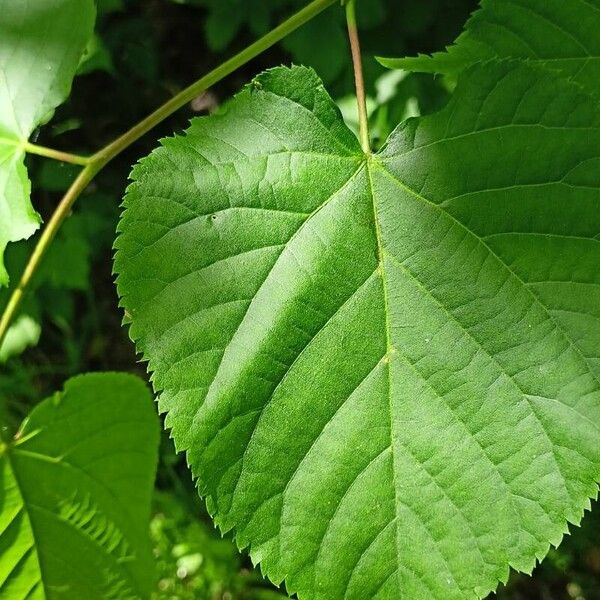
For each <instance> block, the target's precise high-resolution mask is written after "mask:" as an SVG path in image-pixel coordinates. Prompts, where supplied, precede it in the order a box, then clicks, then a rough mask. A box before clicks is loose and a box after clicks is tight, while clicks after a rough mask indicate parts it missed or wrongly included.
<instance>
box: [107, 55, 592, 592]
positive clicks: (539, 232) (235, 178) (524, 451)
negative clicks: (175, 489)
mask: <svg viewBox="0 0 600 600" xmlns="http://www.w3.org/2000/svg"><path fill="white" fill-rule="evenodd" d="M599 148H600V111H599V110H598V105H597V104H596V103H595V101H594V100H591V99H590V98H589V97H587V96H586V95H584V94H582V93H581V92H580V90H579V88H578V87H577V86H576V85H574V84H571V83H569V82H567V81H563V80H560V79H557V78H555V77H554V76H553V75H552V73H550V72H545V71H543V70H541V69H540V68H536V67H532V66H526V65H519V64H515V63H495V64H486V65H484V66H482V67H474V68H472V69H471V70H469V72H468V73H466V74H465V75H464V76H462V77H461V79H460V81H459V84H458V87H457V90H456V93H455V95H454V97H453V99H452V101H451V102H450V104H449V105H448V106H447V108H445V109H444V110H443V111H442V112H440V113H438V114H435V115H433V116H430V117H425V118H419V119H411V120H409V121H407V122H405V123H404V124H402V125H401V126H400V127H399V128H398V129H397V130H396V131H395V132H394V133H393V134H392V135H391V137H390V139H389V140H388V143H387V145H386V147H385V148H384V149H383V150H382V152H381V153H379V154H377V155H374V156H365V155H363V154H362V153H361V151H360V148H359V146H358V143H357V141H356V139H355V138H354V137H353V136H352V134H351V133H350V132H349V130H348V129H347V128H346V127H345V126H344V124H343V122H342V120H341V117H340V115H339V114H338V112H337V109H336V108H335V106H334V104H333V102H332V101H331V99H330V98H329V96H328V95H327V93H326V92H325V90H324V89H323V87H322V85H321V84H320V82H319V80H318V79H317V77H316V75H315V74H314V73H313V72H312V71H310V70H307V69H304V68H301V67H296V68H294V69H292V70H287V69H284V68H280V69H275V70H272V71H269V72H267V73H265V74H263V75H261V76H260V77H259V78H257V79H256V80H255V81H254V82H253V84H252V85H251V86H250V87H249V88H247V89H246V90H245V91H243V92H242V93H241V94H240V95H239V96H237V97H236V98H235V100H233V101H232V103H231V104H230V105H229V107H228V109H227V110H225V111H224V112H222V113H221V114H218V115H216V116H213V117H209V118H202V119H196V120H194V121H193V123H192V126H191V127H190V129H189V130H188V131H187V133H186V135H185V136H181V137H175V138H171V139H167V140H164V141H163V143H162V147H161V148H159V149H157V150H156V151H154V152H153V153H152V154H151V155H150V156H149V157H147V158H146V159H144V160H143V161H142V162H141V163H140V164H139V165H138V166H137V167H136V168H135V170H134V172H133V179H134V182H133V183H132V184H131V186H130V188H129V190H128V193H127V196H126V199H125V212H124V215H123V218H122V221H121V224H120V232H121V233H120V236H119V238H118V240H117V249H118V251H117V255H116V263H115V266H116V271H117V273H118V288H119V292H120V294H121V296H122V303H123V306H124V307H125V309H126V311H127V312H126V314H127V320H128V321H131V330H130V331H131V335H132V337H133V338H134V339H135V340H136V342H137V344H138V347H139V349H140V350H141V351H143V353H144V356H145V357H146V359H148V360H149V368H150V370H151V371H152V372H153V380H154V384H155V388H156V390H157V391H160V407H161V409H162V410H163V411H167V412H168V415H167V425H168V426H169V427H170V428H171V429H172V435H173V437H174V439H175V442H176V445H177V447H178V448H179V449H181V450H186V451H187V457H188V461H189V463H190V465H191V468H192V471H193V474H194V475H195V476H196V477H197V478H198V487H199V491H200V492H201V494H204V495H206V496H207V499H208V505H209V509H210V510H211V512H212V514H213V515H214V518H215V520H216V522H217V524H218V525H219V526H220V527H221V528H222V529H223V530H224V531H228V530H231V529H234V528H235V531H236V539H237V542H238V544H239V545H240V546H242V547H246V546H250V551H251V555H252V557H253V559H254V560H255V561H256V562H261V563H262V569H263V571H264V572H265V573H266V574H267V575H268V576H269V577H270V578H271V579H272V580H274V581H275V582H281V581H282V580H284V579H285V581H286V584H287V587H288V590H289V591H290V592H297V593H298V596H299V598H300V599H320V600H335V599H340V600H341V599H342V598H344V599H346V600H348V599H352V600H365V599H366V598H369V599H377V600H384V599H390V600H392V599H397V598H399V597H402V598H407V599H408V598H410V600H417V599H428V600H432V599H439V600H453V599H456V600H459V599H469V598H475V597H483V596H485V595H486V594H488V593H489V592H490V591H491V590H493V589H494V588H495V587H496V585H497V582H498V580H503V581H504V580H506V578H507V576H508V569H509V565H510V566H512V567H514V568H515V569H519V570H522V571H527V572H529V571H531V569H532V568H533V566H534V564H535V560H536V558H538V559H541V558H542V557H543V556H544V555H545V554H546V552H547V551H548V548H549V545H550V544H558V543H559V542H560V540H561V538H562V535H563V533H565V532H566V531H567V522H570V523H579V521H580V519H581V517H582V514H583V511H584V509H585V508H589V505H590V504H589V497H591V496H594V495H595V494H596V492H597V484H596V482H597V480H598V479H599V476H600V430H599V426H600V383H599V377H600V353H599V348H600V309H599V307H600V243H599V241H598V239H599V238H600V197H599V192H598V189H599V183H600V181H599V179H600V168H599V167H600V157H599V155H598V149H599Z"/></svg>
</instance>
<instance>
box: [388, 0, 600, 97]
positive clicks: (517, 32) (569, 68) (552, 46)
mask: <svg viewBox="0 0 600 600" xmlns="http://www.w3.org/2000/svg"><path fill="white" fill-rule="evenodd" d="M599 31H600V0H481V9H480V10H478V11H477V12H475V13H474V14H473V16H472V17H471V18H470V20H469V22H468V23H467V26H466V29H465V31H464V33H463V34H462V35H461V36H460V37H459V38H458V39H457V40H456V42H455V44H454V45H452V46H450V47H449V48H448V49H447V51H446V52H437V53H435V54H434V55H433V56H427V55H419V56H418V57H414V58H397V59H380V62H381V63H382V64H384V65H386V66H388V67H392V68H399V69H406V70H409V71H424V72H428V73H447V74H453V75H456V74H457V73H459V72H460V71H461V70H463V69H464V68H465V67H467V66H469V65H471V64H473V63H475V62H479V61H482V60H486V59H491V58H521V59H528V60H530V61H532V62H537V63H543V64H544V65H546V66H548V67H551V68H555V69H558V70H560V71H561V72H562V73H564V74H565V75H567V76H569V77H572V78H573V79H574V80H575V81H577V82H578V83H580V84H581V85H583V86H585V87H586V88H587V89H588V90H590V91H592V92H595V93H597V92H598V87H599V86H600V35H598V32H599Z"/></svg>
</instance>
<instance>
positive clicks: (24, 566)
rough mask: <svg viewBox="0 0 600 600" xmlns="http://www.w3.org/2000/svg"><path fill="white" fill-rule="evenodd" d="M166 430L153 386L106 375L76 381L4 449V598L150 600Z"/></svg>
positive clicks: (0, 512)
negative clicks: (152, 526)
mask: <svg viewBox="0 0 600 600" xmlns="http://www.w3.org/2000/svg"><path fill="white" fill-rule="evenodd" d="M158 433H159V429H158V420H157V418H156V414H155V412H154V410H153V408H152V402H151V398H150V395H149V393H148V391H147V389H146V386H145V385H144V383H143V382H142V381H140V380H139V379H137V378H135V377H132V376H130V375H124V374H117V373H102V374H88V375H83V376H80V377H76V378H74V379H71V380H69V381H68V382H67V383H66V385H65V389H64V391H63V392H60V393H57V394H55V395H54V396H52V397H51V398H48V399H47V400H45V401H44V402H42V403H40V404H39V405H38V406H36V407H35V409H34V410H33V411H32V412H31V414H30V415H29V416H28V418H27V419H26V420H25V421H24V422H23V425H22V426H21V427H20V428H19V430H18V432H17V433H16V435H15V436H14V439H12V440H10V439H6V440H5V441H3V442H2V443H1V444H0V473H1V474H2V486H1V487H0V557H1V562H0V564H1V568H0V590H1V592H2V597H3V598H7V599H13V598H14V599H16V598H45V597H48V598H95V597H102V598H131V597H145V596H148V595H149V593H150V591H151V589H152V586H153V583H154V567H153V561H152V556H151V553H150V540H149V538H148V533H147V524H148V519H149V513H150V498H151V491H152V483H153V480H154V474H155V470H156V459H157V449H158Z"/></svg>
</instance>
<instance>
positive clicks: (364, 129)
mask: <svg viewBox="0 0 600 600" xmlns="http://www.w3.org/2000/svg"><path fill="white" fill-rule="evenodd" d="M346 21H347V23H348V36H349V38H350V50H351V52H352V63H353V65H354V82H355V84H356V102H357V104H358V126H359V137H360V145H361V147H362V149H363V152H364V153H365V154H371V140H370V136H369V113H368V112H367V98H366V94H365V80H364V77H363V68H362V56H361V53H360V40H359V37H358V27H357V25H356V8H355V0H349V1H348V3H347V4H346Z"/></svg>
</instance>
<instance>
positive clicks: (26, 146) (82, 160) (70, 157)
mask: <svg viewBox="0 0 600 600" xmlns="http://www.w3.org/2000/svg"><path fill="white" fill-rule="evenodd" d="M2 144H4V145H9V146H14V147H15V148H20V149H22V150H24V151H25V152H27V153H28V154H37V155H38V156H45V157H46V158H53V159H54V160H60V161H62V162H67V163H71V164H73V165H81V166H84V167H85V165H87V164H89V162H90V160H91V158H89V157H87V156H79V155H78V154H71V153H70V152H63V151H62V150H54V148H46V147H45V146H38V145H37V144H32V143H31V142H21V141H19V140H12V139H7V138H0V145H2Z"/></svg>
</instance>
